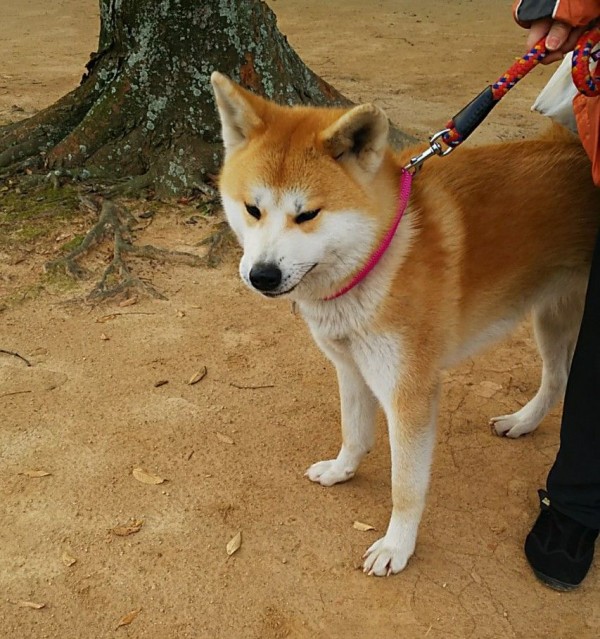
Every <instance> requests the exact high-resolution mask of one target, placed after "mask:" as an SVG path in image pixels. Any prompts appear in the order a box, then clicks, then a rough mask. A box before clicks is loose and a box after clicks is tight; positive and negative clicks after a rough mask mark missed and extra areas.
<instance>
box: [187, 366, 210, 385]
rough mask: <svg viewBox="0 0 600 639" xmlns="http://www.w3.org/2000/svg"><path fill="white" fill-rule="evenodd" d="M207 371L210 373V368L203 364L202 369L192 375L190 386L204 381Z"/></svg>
mask: <svg viewBox="0 0 600 639" xmlns="http://www.w3.org/2000/svg"><path fill="white" fill-rule="evenodd" d="M207 373H208V368H206V366H203V367H202V370H201V371H198V372H197V373H195V374H194V375H192V376H191V377H190V381H189V382H188V384H189V385H190V386H193V385H194V384H197V383H198V382H200V381H202V380H203V379H204V378H205V377H206V375H207Z"/></svg>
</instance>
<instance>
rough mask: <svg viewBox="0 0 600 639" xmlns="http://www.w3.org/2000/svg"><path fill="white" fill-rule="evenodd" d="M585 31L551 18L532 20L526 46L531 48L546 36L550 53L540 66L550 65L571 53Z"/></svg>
mask: <svg viewBox="0 0 600 639" xmlns="http://www.w3.org/2000/svg"><path fill="white" fill-rule="evenodd" d="M584 31H585V27H572V26H571V25H570V24H567V23H566V22H559V21H558V20H553V19H552V18H542V19H541V20H534V21H533V22H532V23H531V27H530V29H529V35H528V36H527V46H528V47H529V48H530V49H531V48H533V46H534V45H535V44H536V42H538V41H539V40H541V39H542V38H543V37H544V36H546V48H547V49H548V51H549V52H550V53H548V55H547V56H546V57H545V58H544V60H543V61H542V64H551V63H552V62H556V61H557V60H561V59H562V57H563V56H564V54H565V53H568V52H569V51H572V50H573V49H574V48H575V45H576V44H577V40H579V36H580V35H581V34H582V33H583V32H584Z"/></svg>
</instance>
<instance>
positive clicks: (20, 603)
mask: <svg viewBox="0 0 600 639" xmlns="http://www.w3.org/2000/svg"><path fill="white" fill-rule="evenodd" d="M14 603H16V604H17V606H21V608H33V609H34V610H41V609H42V608H45V607H46V604H45V603H35V601H17V602H14Z"/></svg>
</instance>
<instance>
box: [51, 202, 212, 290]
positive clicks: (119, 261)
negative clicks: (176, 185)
mask: <svg viewBox="0 0 600 639" xmlns="http://www.w3.org/2000/svg"><path fill="white" fill-rule="evenodd" d="M82 203H83V204H84V206H86V207H87V208H90V209H92V210H95V211H97V210H98V209H100V216H99V218H98V221H97V222H96V224H94V226H93V227H92V228H91V229H90V231H88V233H87V235H86V236H85V238H84V239H83V241H82V242H81V244H80V245H79V246H78V247H77V248H75V249H73V250H72V251H71V252H69V253H68V254H67V255H65V256H63V257H60V258H58V259H56V260H53V261H51V262H48V263H47V264H46V270H48V271H56V270H64V271H65V272H66V273H67V274H68V275H70V276H71V277H74V278H76V279H82V278H84V277H86V276H87V275H88V272H87V271H86V270H85V269H84V268H83V267H82V266H81V265H80V264H79V263H78V261H77V260H78V258H80V257H81V256H83V255H85V254H87V253H88V252H89V251H90V250H91V249H92V248H93V247H94V246H96V245H97V244H98V243H100V242H101V241H102V240H103V239H105V238H106V237H107V236H109V235H112V237H113V242H114V249H113V256H112V259H111V261H110V264H109V265H108V267H107V268H106V270H105V271H104V273H103V275H102V278H101V279H100V281H99V282H98V283H97V284H96V286H95V287H94V288H93V290H92V291H91V292H90V293H89V295H88V299H89V300H93V301H102V300H105V299H108V298H110V297H114V296H116V295H119V294H121V293H130V292H132V291H137V292H139V293H142V294H144V295H149V296H150V297H154V298H158V299H167V298H166V297H165V296H164V295H163V294H162V293H161V292H160V291H158V290H157V289H156V288H155V287H154V286H153V285H152V284H151V283H150V282H147V281H145V280H143V279H142V278H140V277H138V276H137V275H135V274H134V273H133V272H132V270H131V268H130V267H129V265H128V263H127V260H126V255H128V254H129V255H132V256H135V257H141V258H145V259H150V260H157V261H161V262H171V263H176V264H187V265H189V266H202V265H205V264H206V263H207V260H206V258H202V257H199V256H198V255H193V254H191V253H185V252H182V251H169V250H166V249H161V248H157V247H155V246H150V245H144V246H136V245H135V244H133V228H134V224H135V222H136V219H135V218H134V217H133V215H131V213H129V212H128V211H127V210H125V209H124V208H122V207H120V206H118V205H117V204H115V203H114V202H112V201H111V200H103V201H102V202H101V204H100V202H98V203H97V202H95V201H92V200H89V199H84V198H82Z"/></svg>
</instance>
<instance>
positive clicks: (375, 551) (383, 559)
mask: <svg viewBox="0 0 600 639" xmlns="http://www.w3.org/2000/svg"><path fill="white" fill-rule="evenodd" d="M414 550H415V549H414V545H413V546H412V548H411V547H410V545H408V544H406V545H403V544H392V543H390V542H388V541H387V540H386V538H385V537H382V538H381V539H378V540H377V541H376V542H375V543H374V544H373V545H372V546H371V547H370V548H369V550H367V552H366V553H365V554H364V555H363V559H364V562H363V572H366V573H367V574H369V575H377V577H388V576H389V575H394V574H396V573H397V572H400V571H401V570H404V567H405V566H406V564H407V563H408V560H409V559H410V557H411V555H412V554H413V552H414Z"/></svg>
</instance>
